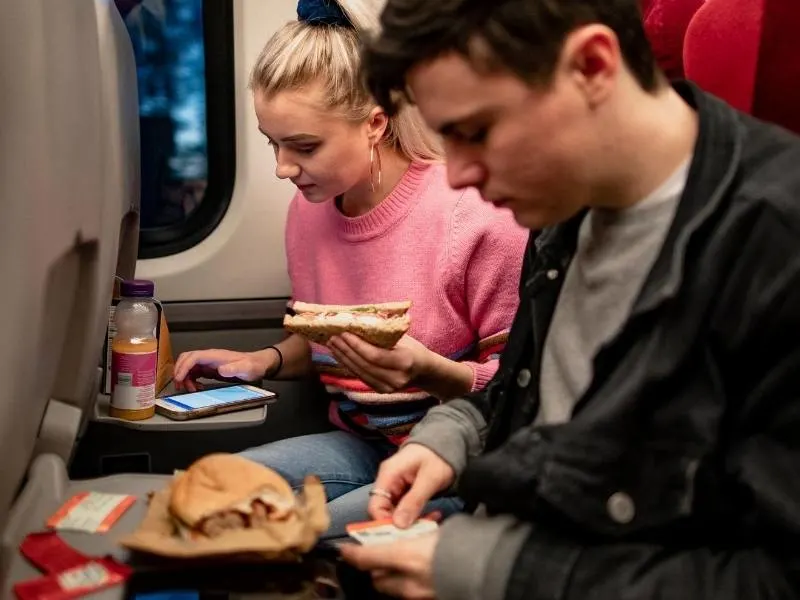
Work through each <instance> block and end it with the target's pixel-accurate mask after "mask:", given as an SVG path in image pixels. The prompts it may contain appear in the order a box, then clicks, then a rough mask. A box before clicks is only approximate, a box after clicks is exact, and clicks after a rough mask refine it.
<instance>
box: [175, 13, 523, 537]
mask: <svg viewBox="0 0 800 600" xmlns="http://www.w3.org/2000/svg"><path fill="white" fill-rule="evenodd" d="M381 4H382V2H381V1H380V0H377V1H367V0H360V1H358V0H348V1H344V0H343V1H342V2H341V3H340V4H336V3H334V2H329V1H327V0H318V1H316V2H309V1H305V0H302V1H301V2H300V5H299V6H298V16H299V19H298V21H297V22H293V23H290V24H287V25H286V26H284V27H283V28H282V29H281V30H280V31H278V32H277V33H276V34H275V35H274V36H273V37H272V39H271V40H270V41H269V42H268V43H267V45H266V47H265V48H264V51H263V52H262V54H261V56H260V57H259V59H258V62H257V64H256V66H255V68H254V70H253V73H252V77H251V88H252V90H253V99H254V106H255V111H256V115H257V117H258V126H259V129H260V131H261V133H262V134H263V135H264V136H265V137H266V138H267V140H268V141H269V143H270V145H271V146H272V147H273V148H274V149H275V156H276V160H277V167H276V175H277V176H278V177H280V178H282V179H290V180H291V181H292V182H293V183H294V184H295V185H296V186H297V188H298V192H297V194H296V195H295V197H294V199H293V201H292V203H291V206H290V208H289V214H288V220H287V225H286V254H287V260H288V268H289V276H290V279H291V283H292V296H293V298H294V299H295V300H300V301H304V302H313V303H319V304H365V303H379V302H392V301H402V300H411V301H412V302H413V306H412V308H411V311H410V312H411V319H412V325H411V329H410V331H409V333H408V335H406V336H405V337H404V338H402V339H401V340H400V342H399V343H398V344H397V346H396V347H395V348H394V349H392V350H383V349H380V348H377V347H374V346H371V345H370V344H368V343H366V342H364V341H363V340H361V339H359V338H356V337H354V336H349V335H344V336H341V337H337V338H334V339H332V340H331V342H330V343H329V344H328V346H327V347H322V346H318V345H310V344H309V343H308V342H306V340H305V339H304V338H302V337H300V336H297V335H292V336H290V337H289V338H287V339H286V340H284V341H283V342H281V343H280V344H278V345H277V346H274V347H270V348H266V349H264V350H262V351H259V352H254V353H243V352H233V351H228V350H205V351H198V352H189V353H185V354H183V355H181V356H180V357H179V358H178V361H177V363H176V366H175V379H176V382H177V383H178V384H179V385H183V386H184V387H186V388H187V389H189V390H192V389H195V383H194V382H195V379H196V378H197V377H199V376H214V377H222V378H237V379H241V380H245V381H257V380H261V379H262V378H263V377H266V378H281V379H289V378H297V377H305V376H309V375H311V374H312V373H315V374H317V375H318V376H319V377H321V379H322V381H323V383H324V384H325V385H326V387H327V390H328V392H329V395H330V398H329V399H328V400H329V416H330V419H331V421H332V422H333V423H334V424H335V425H336V426H337V430H336V431H334V432H330V433H323V434H318V435H309V436H303V437H298V438H291V439H286V440H282V441H279V442H275V443H272V444H268V445H266V446H263V447H260V448H254V449H251V450H248V451H246V452H245V453H244V454H245V455H246V456H248V457H249V458H252V459H254V460H257V461H259V462H261V463H263V464H265V465H267V466H269V467H271V468H273V469H275V470H277V471H278V472H280V473H281V474H282V475H283V476H284V477H286V478H287V479H288V480H289V482H290V483H291V484H292V485H299V484H300V483H301V481H302V479H303V477H304V476H305V475H306V474H308V473H313V474H316V475H318V476H319V477H320V478H321V479H322V481H323V483H324V484H325V487H326V492H327V496H328V500H329V508H330V512H331V516H332V520H333V524H332V527H331V530H330V534H331V535H337V534H340V533H341V532H342V530H343V528H344V525H345V524H346V523H347V522H350V521H352V520H357V519H359V518H366V505H367V501H368V493H369V491H370V488H369V484H371V483H372V482H373V481H374V478H375V476H376V474H377V469H378V466H379V464H380V462H381V461H383V460H384V459H386V458H387V457H388V456H389V455H391V454H392V453H393V452H394V451H395V450H396V448H397V447H398V446H399V445H400V444H401V443H402V441H403V440H404V438H405V437H406V435H407V434H408V432H409V431H410V430H411V428H412V427H413V426H414V424H415V423H417V422H418V421H419V420H420V419H421V418H422V416H423V415H424V414H425V413H426V412H427V410H428V409H429V408H430V407H432V406H435V405H436V404H438V403H439V402H441V401H446V400H447V399H449V398H453V397H455V396H459V395H461V394H465V393H467V392H470V391H472V390H477V389H480V388H482V387H483V386H484V385H485V384H486V383H487V382H488V381H489V380H490V379H491V377H492V376H493V375H494V372H495V371H496V369H497V356H498V354H499V353H500V351H501V350H502V348H503V345H504V344H505V341H506V337H507V332H508V329H509V328H510V325H511V321H512V317H513V315H514V313H515V310H516V306H517V289H518V284H519V275H520V270H521V259H520V257H521V256H523V253H524V252H523V250H524V246H525V244H526V241H527V233H526V231H525V230H523V229H522V228H520V227H519V226H517V225H516V223H515V222H514V220H513V218H512V216H511V214H510V213H508V212H505V211H500V210H498V209H496V208H495V207H493V206H492V205H491V204H488V203H485V202H483V201H482V200H481V198H480V196H479V194H478V193H477V192H475V191H455V190H453V189H451V188H450V187H449V186H448V184H447V176H446V168H445V166H444V165H443V164H442V163H441V156H442V155H441V150H440V147H439V143H438V140H437V138H436V137H435V136H434V135H433V134H432V133H431V132H430V131H429V130H427V129H426V128H425V126H424V124H423V122H422V120H421V117H420V116H419V114H418V113H417V112H416V111H415V109H413V108H411V107H405V108H404V109H403V110H401V111H400V112H399V114H397V115H395V116H392V117H390V116H388V115H387V114H386V113H385V112H384V110H383V109H382V108H381V107H379V106H376V105H375V102H374V101H373V100H372V98H371V97H370V96H369V94H368V93H367V91H366V89H365V88H364V86H363V85H362V83H361V79H360V74H359V70H360V64H359V61H360V56H359V35H360V34H363V32H369V31H371V30H373V29H374V28H375V27H377V19H378V14H379V10H380V5H381ZM360 32H361V33H360ZM465 135H469V134H468V132H465ZM457 506H458V502H457V501H455V500H454V499H440V500H438V501H436V502H435V503H434V505H433V506H431V507H430V508H432V509H437V510H441V511H443V512H445V513H447V512H452V510H454V509H455V508H457Z"/></svg>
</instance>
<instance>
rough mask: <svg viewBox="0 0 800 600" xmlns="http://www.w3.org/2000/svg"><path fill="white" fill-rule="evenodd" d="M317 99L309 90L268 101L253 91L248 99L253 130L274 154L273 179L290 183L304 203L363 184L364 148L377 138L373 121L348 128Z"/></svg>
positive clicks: (318, 93) (319, 93)
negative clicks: (255, 128) (255, 126)
mask: <svg viewBox="0 0 800 600" xmlns="http://www.w3.org/2000/svg"><path fill="white" fill-rule="evenodd" d="M323 93H324V92H323V90H322V87H321V86H319V85H316V84H312V85H309V86H306V87H304V88H301V89H297V90H287V91H282V92H278V93H277V94H275V95H274V96H272V97H267V96H266V95H265V94H264V93H263V92H261V91H259V90H256V92H255V94H254V96H253V99H254V105H255V111H256V116H257V117H258V128H259V130H260V131H261V133H263V134H264V135H265V136H266V137H267V139H268V140H269V143H270V145H271V146H272V147H273V149H274V150H275V159H276V160H277V167H276V168H275V175H276V176H277V177H278V178H280V179H290V180H291V181H292V183H294V184H295V185H296V186H297V187H298V189H299V190H300V191H301V192H303V195H304V196H305V197H306V199H307V200H309V201H310V202H322V201H325V200H330V199H331V198H334V197H336V196H339V195H340V194H344V193H345V192H347V191H349V190H351V189H353V188H355V187H356V186H359V185H363V184H364V183H365V182H369V167H370V148H371V147H372V145H373V144H375V143H376V142H377V141H378V140H379V139H380V137H381V135H382V134H383V131H382V130H380V131H378V129H379V128H376V125H375V123H374V121H375V120H376V119H375V118H374V117H373V118H371V119H369V120H368V122H365V123H354V122H352V121H349V120H347V119H345V118H343V117H342V116H341V115H338V114H336V113H335V112H332V111H330V110H327V111H326V110H325V108H324V107H325V102H324V98H323ZM373 112H374V111H373ZM380 116H382V114H381V115H380ZM378 120H379V121H380V120H385V117H383V119H380V118H379V119H378ZM384 128H385V126H384ZM367 184H368V183H367Z"/></svg>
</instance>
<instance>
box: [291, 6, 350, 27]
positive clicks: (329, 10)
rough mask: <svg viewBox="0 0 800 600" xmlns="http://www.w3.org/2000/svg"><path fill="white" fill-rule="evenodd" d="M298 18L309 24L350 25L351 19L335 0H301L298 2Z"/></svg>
mask: <svg viewBox="0 0 800 600" xmlns="http://www.w3.org/2000/svg"><path fill="white" fill-rule="evenodd" d="M297 20H298V21H302V22H304V23H308V24H309V25H340V26H343V27H349V26H350V19H348V18H347V15H345V14H344V11H343V10H342V7H341V6H339V3H338V2H336V1H335V0H300V1H299V2H298V3H297Z"/></svg>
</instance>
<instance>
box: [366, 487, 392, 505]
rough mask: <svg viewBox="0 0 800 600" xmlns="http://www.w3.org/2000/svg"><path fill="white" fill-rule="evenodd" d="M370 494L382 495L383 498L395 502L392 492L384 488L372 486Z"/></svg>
mask: <svg viewBox="0 0 800 600" xmlns="http://www.w3.org/2000/svg"><path fill="white" fill-rule="evenodd" d="M369 495H370V496H380V497H381V498H386V499H387V500H388V501H389V502H394V496H392V493H391V492H387V491H386V490H384V489H383V488H372V489H371V490H370V491H369Z"/></svg>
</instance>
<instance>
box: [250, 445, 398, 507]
mask: <svg viewBox="0 0 800 600" xmlns="http://www.w3.org/2000/svg"><path fill="white" fill-rule="evenodd" d="M241 456H244V457H246V458H249V459H250V460H253V461H255V462H258V463H261V464H262V465H265V466H267V467H269V468H271V469H274V470H275V471H277V472H278V473H280V474H281V475H282V476H283V477H284V478H285V479H286V480H287V481H288V482H289V484H290V485H291V486H292V487H294V488H295V489H297V488H299V487H301V486H302V484H303V478H304V477H305V476H306V475H317V476H318V477H319V478H320V480H321V481H322V483H323V484H324V485H325V494H326V496H327V498H328V502H330V501H331V500H333V499H335V498H338V497H339V496H341V495H343V494H347V493H348V492H351V491H353V490H356V489H358V488H360V487H362V486H364V485H366V484H369V483H372V482H373V481H375V477H376V476H377V474H378V467H379V466H380V464H381V462H382V461H383V460H384V459H386V457H387V456H388V451H387V448H386V447H384V446H382V445H381V444H377V443H375V444H372V443H370V442H368V441H366V440H363V439H361V438H359V437H357V436H355V435H353V434H351V433H347V432H346V431H330V432H327V433H316V434H313V435H303V436H300V437H294V438H288V439H285V440H279V441H277V442H272V443H271V444H266V445H264V446H258V447H256V448H250V449H248V450H245V451H244V452H242V453H241Z"/></svg>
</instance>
